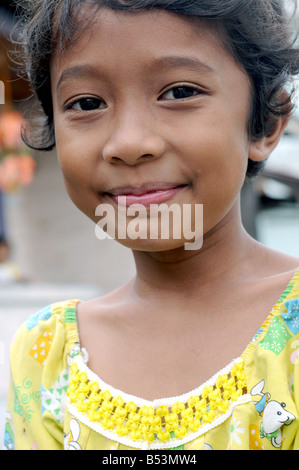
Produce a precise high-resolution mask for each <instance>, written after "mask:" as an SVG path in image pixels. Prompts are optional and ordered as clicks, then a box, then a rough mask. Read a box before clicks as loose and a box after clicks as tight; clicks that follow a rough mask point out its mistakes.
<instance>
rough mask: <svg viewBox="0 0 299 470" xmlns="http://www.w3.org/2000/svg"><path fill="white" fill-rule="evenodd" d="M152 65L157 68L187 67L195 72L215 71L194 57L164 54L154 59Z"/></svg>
mask: <svg viewBox="0 0 299 470" xmlns="http://www.w3.org/2000/svg"><path fill="white" fill-rule="evenodd" d="M154 66H155V67H158V68H180V67H188V68H189V69H194V70H195V71H196V72H198V71H202V72H207V73H212V72H213V73H215V70H214V69H213V68H212V67H210V66H209V65H207V64H205V63H204V62H202V61H201V60H199V59H197V58H195V57H188V56H184V57H180V56H165V57H160V58H159V59H156V60H155V61H154Z"/></svg>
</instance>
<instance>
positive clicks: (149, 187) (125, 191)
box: [104, 183, 186, 196]
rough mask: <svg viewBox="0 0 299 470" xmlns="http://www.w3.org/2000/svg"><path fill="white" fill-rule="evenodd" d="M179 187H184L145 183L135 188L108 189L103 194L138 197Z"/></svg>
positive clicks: (174, 184)
mask: <svg viewBox="0 0 299 470" xmlns="http://www.w3.org/2000/svg"><path fill="white" fill-rule="evenodd" d="M179 186H186V184H183V183H145V184H142V185H136V186H120V187H118V188H113V189H109V190H108V191H105V192H104V193H105V194H109V195H111V196H126V195H129V194H132V195H135V196H140V195H142V194H146V193H151V192H154V191H167V190H168V189H174V188H177V187H179Z"/></svg>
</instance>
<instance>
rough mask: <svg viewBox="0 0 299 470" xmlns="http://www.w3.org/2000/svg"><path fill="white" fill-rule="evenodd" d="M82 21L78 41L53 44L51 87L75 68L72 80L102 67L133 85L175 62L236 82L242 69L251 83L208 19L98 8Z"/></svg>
mask: <svg viewBox="0 0 299 470" xmlns="http://www.w3.org/2000/svg"><path fill="white" fill-rule="evenodd" d="M86 15H87V16H86ZM91 17H92V21H91V22H89V20H90V19H91ZM80 25H81V26H82V29H81V33H80V35H79V36H77V37H76V40H75V41H74V42H70V43H69V44H68V47H67V48H65V49H64V50H63V53H61V51H59V50H57V49H56V51H55V52H54V54H53V56H52V59H51V77H52V91H53V87H56V88H57V87H58V84H60V82H61V80H62V78H63V79H64V78H65V75H66V74H70V72H71V73H74V75H73V77H72V78H74V79H76V78H80V73H81V71H84V72H86V76H87V75H89V77H90V76H91V75H92V74H93V72H94V71H95V73H94V77H95V76H98V73H99V71H100V73H101V77H102V78H103V79H104V80H107V81H110V82H116V81H118V82H121V80H122V77H123V78H124V79H125V80H126V83H131V86H132V87H133V86H134V83H135V84H136V82H137V80H138V79H139V78H140V77H141V78H142V80H144V79H145V77H147V80H150V79H151V77H152V76H154V75H155V74H158V73H159V74H160V75H161V74H163V73H164V71H165V72H167V71H169V70H173V69H175V68H179V67H180V68H184V67H188V68H189V69H193V72H194V71H195V72H199V73H200V74H204V73H205V74H207V73H208V72H210V74H211V73H213V74H214V78H216V79H218V81H219V80H220V81H223V82H224V81H226V82H231V83H233V82H234V81H235V82H236V85H237V84H238V80H239V79H240V74H242V75H244V76H245V79H246V87H247V83H248V82H249V80H248V77H247V75H246V74H245V72H244V71H243V70H242V68H241V66H239V65H238V64H237V63H236V62H235V59H234V58H233V56H232V55H231V54H230V53H229V52H228V50H227V48H226V47H225V45H224V44H223V41H222V40H221V37H222V36H223V35H224V34H223V30H222V29H221V25H219V23H217V22H214V21H212V20H200V19H197V18H196V19H195V18H191V17H186V16H183V15H177V14H174V13H172V12H168V11H166V10H161V9H154V10H152V11H144V10H143V11H139V12H119V11H117V12H116V11H114V10H111V9H106V8H100V9H97V10H96V12H93V14H92V13H91V12H88V13H86V11H85V10H83V11H82V14H81V15H80V16H79V17H78V26H79V27H80ZM86 25H88V27H86ZM196 62H197V64H196ZM84 68H85V70H84ZM69 76H70V75H69ZM81 78H82V75H81ZM243 82H244V79H243ZM123 83H125V82H123ZM119 84H120V83H118V85H119Z"/></svg>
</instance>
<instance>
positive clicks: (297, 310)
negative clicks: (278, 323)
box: [281, 299, 299, 335]
mask: <svg viewBox="0 0 299 470" xmlns="http://www.w3.org/2000/svg"><path fill="white" fill-rule="evenodd" d="M285 306H286V307H287V309H288V311H287V312H285V313H282V314H281V318H282V319H283V321H284V322H285V324H286V325H287V327H288V328H289V330H290V331H291V332H292V333H293V334H294V335H296V334H297V333H298V332H299V299H293V300H288V301H287V302H285Z"/></svg>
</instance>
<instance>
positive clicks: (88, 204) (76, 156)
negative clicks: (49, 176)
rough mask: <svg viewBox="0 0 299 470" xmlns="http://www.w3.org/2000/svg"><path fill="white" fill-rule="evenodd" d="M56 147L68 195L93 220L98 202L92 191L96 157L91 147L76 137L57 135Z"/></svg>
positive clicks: (94, 192)
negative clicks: (87, 146)
mask: <svg viewBox="0 0 299 470" xmlns="http://www.w3.org/2000/svg"><path fill="white" fill-rule="evenodd" d="M56 149H57V156H58V161H59V165H60V168H61V171H62V175H63V178H64V183H65V187H66V190H67V192H68V195H69V197H70V198H71V200H72V201H73V203H74V204H75V205H76V206H77V207H78V208H79V209H80V210H81V211H82V212H83V213H85V214H86V215H87V216H88V217H89V218H91V219H92V220H95V208H96V206H97V205H98V204H99V201H98V198H97V194H96V191H93V189H92V188H93V186H94V180H95V175H96V171H95V168H96V159H95V158H94V157H93V155H94V152H93V151H92V149H91V148H86V146H85V145H84V142H82V140H81V141H80V138H79V137H78V138H77V139H67V138H64V136H63V137H62V135H59V133H58V135H57V138H56Z"/></svg>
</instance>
